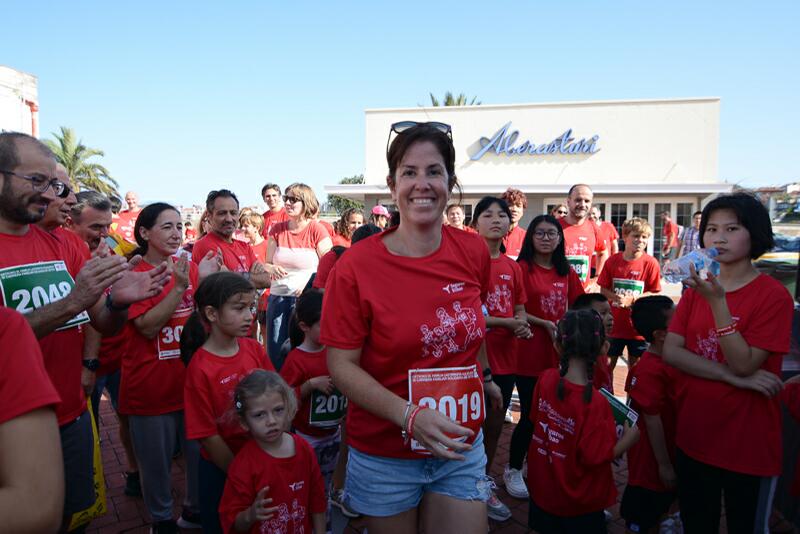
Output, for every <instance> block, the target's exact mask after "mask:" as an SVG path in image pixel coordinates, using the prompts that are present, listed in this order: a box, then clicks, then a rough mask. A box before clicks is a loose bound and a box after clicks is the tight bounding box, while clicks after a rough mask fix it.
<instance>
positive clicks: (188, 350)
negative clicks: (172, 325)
mask: <svg viewBox="0 0 800 534" xmlns="http://www.w3.org/2000/svg"><path fill="white" fill-rule="evenodd" d="M207 340H208V331H207V330H206V327H205V326H204V325H203V319H202V318H201V317H200V312H199V311H197V310H194V311H193V312H192V314H191V315H190V316H189V318H188V319H187V320H186V324H184V325H183V331H182V332H181V341H180V345H181V360H182V361H183V364H184V365H185V366H186V367H188V366H189V362H190V361H191V360H192V356H194V353H195V352H197V349H199V348H200V347H202V346H203V344H204V343H205V342H206V341H207Z"/></svg>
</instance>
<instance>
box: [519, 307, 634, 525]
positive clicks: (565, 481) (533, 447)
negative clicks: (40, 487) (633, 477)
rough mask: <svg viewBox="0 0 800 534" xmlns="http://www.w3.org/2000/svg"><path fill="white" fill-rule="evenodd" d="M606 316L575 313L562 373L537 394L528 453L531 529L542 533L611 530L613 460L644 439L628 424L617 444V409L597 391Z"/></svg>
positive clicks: (563, 341)
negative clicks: (594, 384)
mask: <svg viewBox="0 0 800 534" xmlns="http://www.w3.org/2000/svg"><path fill="white" fill-rule="evenodd" d="M605 339H606V336H605V331H604V328H603V322H602V319H601V318H600V316H599V315H598V314H597V313H596V312H594V311H593V310H578V311H569V312H567V313H566V315H564V318H563V319H561V321H559V323H558V329H557V335H556V341H555V346H556V349H557V350H558V352H559V354H560V363H559V369H558V370H556V369H548V370H547V371H545V372H544V373H543V374H542V376H541V377H540V378H539V381H538V382H537V384H536V390H535V391H534V394H533V410H532V411H531V421H532V422H533V425H534V433H533V440H532V441H531V443H530V448H529V449H528V490H529V492H530V496H531V497H530V508H529V512H528V525H529V526H530V527H531V528H532V529H534V530H536V531H537V532H540V533H542V534H550V533H561V532H581V533H601V532H606V521H605V515H604V514H603V510H604V509H605V508H607V507H610V506H612V505H613V504H614V503H615V502H616V496H617V489H616V486H615V484H614V475H613V473H612V470H611V461H612V460H614V459H615V458H619V457H620V456H621V455H622V454H623V453H624V452H625V451H626V450H628V449H629V448H630V447H631V446H632V445H633V444H634V443H636V440H637V439H638V438H639V431H638V429H637V428H636V427H635V426H633V427H631V426H628V424H627V423H626V424H625V428H624V430H623V433H622V436H621V437H620V439H619V441H617V433H616V425H615V422H614V417H613V415H612V413H611V407H610V405H609V403H608V401H607V400H606V399H605V397H603V395H602V394H601V393H600V392H599V391H597V390H596V389H594V388H593V387H592V379H591V374H592V369H593V368H594V365H595V360H596V359H597V357H598V356H599V355H600V352H601V350H602V348H603V344H604V343H605Z"/></svg>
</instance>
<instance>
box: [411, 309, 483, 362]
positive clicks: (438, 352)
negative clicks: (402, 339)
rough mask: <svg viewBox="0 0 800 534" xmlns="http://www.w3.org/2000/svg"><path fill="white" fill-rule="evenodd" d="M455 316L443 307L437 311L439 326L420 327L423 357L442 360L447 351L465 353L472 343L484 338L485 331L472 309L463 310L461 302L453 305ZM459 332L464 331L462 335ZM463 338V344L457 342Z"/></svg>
mask: <svg viewBox="0 0 800 534" xmlns="http://www.w3.org/2000/svg"><path fill="white" fill-rule="evenodd" d="M452 308H453V311H454V312H455V314H454V315H450V314H449V313H447V310H445V309H444V308H443V307H440V308H437V309H436V317H437V318H438V319H439V324H438V325H436V326H434V327H433V328H431V327H430V326H428V325H427V324H423V325H422V326H420V327H419V329H420V332H421V333H422V339H421V341H422V357H423V358H425V357H428V356H433V357H434V358H441V357H442V356H443V355H444V353H445V351H447V352H448V353H451V354H452V353H454V352H463V351H465V350H466V349H467V347H468V346H469V344H470V342H471V341H472V340H474V339H477V338H479V337H481V336H483V331H482V330H481V329H480V328H479V327H478V318H477V316H476V315H475V310H473V309H472V308H462V307H461V302H459V301H456V302H454V303H453V305H452ZM457 330H463V331H464V333H463V334H461V335H459V334H460V333H459V332H458V331H457ZM457 336H458V337H461V336H463V339H464V342H463V344H461V345H460V344H459V343H458V342H457V341H456V337H457Z"/></svg>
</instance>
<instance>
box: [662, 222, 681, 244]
mask: <svg viewBox="0 0 800 534" xmlns="http://www.w3.org/2000/svg"><path fill="white" fill-rule="evenodd" d="M667 243H669V248H672V247H677V246H678V225H677V224H675V222H674V221H667V222H665V223H664V245H665V246H666V244H667Z"/></svg>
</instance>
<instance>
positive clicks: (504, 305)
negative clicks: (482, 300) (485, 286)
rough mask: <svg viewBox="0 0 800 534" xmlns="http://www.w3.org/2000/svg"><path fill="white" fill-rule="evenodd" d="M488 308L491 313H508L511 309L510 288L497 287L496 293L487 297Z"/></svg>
mask: <svg viewBox="0 0 800 534" xmlns="http://www.w3.org/2000/svg"><path fill="white" fill-rule="evenodd" d="M486 307H487V308H489V310H491V311H496V312H500V313H506V312H507V311H509V310H510V309H511V290H510V289H508V286H507V285H505V284H503V285H495V286H494V291H492V292H491V293H489V294H488V295H487V296H486Z"/></svg>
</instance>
